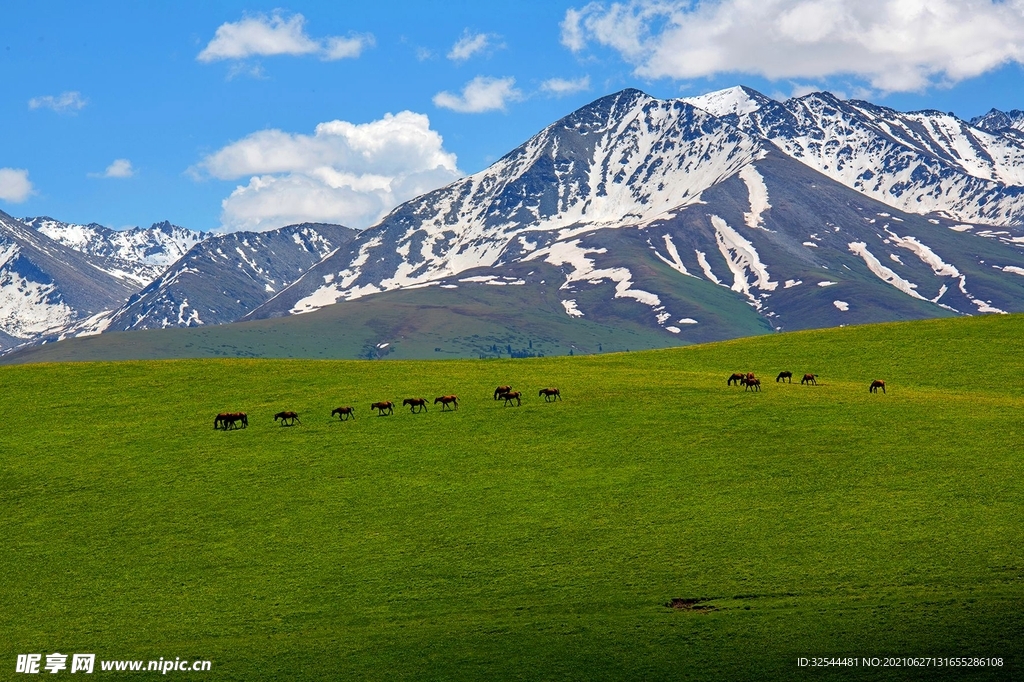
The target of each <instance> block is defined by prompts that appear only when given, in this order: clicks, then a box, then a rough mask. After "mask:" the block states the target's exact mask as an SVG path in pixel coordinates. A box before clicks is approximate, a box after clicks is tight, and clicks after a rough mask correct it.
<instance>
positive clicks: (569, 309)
mask: <svg viewBox="0 0 1024 682" xmlns="http://www.w3.org/2000/svg"><path fill="white" fill-rule="evenodd" d="M562 307H563V308H565V314H566V315H568V316H569V317H583V311H581V310H580V309H579V308H577V307H576V299H575V298H570V299H569V300H567V301H562Z"/></svg>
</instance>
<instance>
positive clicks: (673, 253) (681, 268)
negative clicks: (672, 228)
mask: <svg viewBox="0 0 1024 682" xmlns="http://www.w3.org/2000/svg"><path fill="white" fill-rule="evenodd" d="M663 237H664V239H665V250H666V251H668V255H669V256H670V258H665V256H662V255H661V254H660V253H658V250H657V249H655V250H654V255H655V256H657V257H658V259H659V260H660V261H661V262H663V263H664V264H665V265H667V266H669V267H670V268H672V269H673V270H675V271H676V272H678V273H679V274H681V275H686V276H687V277H693V275H691V274H690V272H689V271H688V270H687V269H686V266H685V265H683V259H682V258H681V257H680V256H679V250H678V249H677V248H676V245H675V242H673V241H672V235H670V234H666V235H663Z"/></svg>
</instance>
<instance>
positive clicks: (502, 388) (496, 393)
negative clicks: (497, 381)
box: [494, 386, 512, 400]
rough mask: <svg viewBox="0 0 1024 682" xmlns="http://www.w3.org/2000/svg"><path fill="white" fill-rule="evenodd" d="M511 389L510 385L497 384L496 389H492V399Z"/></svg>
mask: <svg viewBox="0 0 1024 682" xmlns="http://www.w3.org/2000/svg"><path fill="white" fill-rule="evenodd" d="M511 391H512V387H511V386H498V387H497V388H496V389H494V399H495V400H497V399H498V398H500V397H501V394H502V393H509V392H511Z"/></svg>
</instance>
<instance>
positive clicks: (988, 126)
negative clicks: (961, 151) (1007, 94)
mask: <svg viewBox="0 0 1024 682" xmlns="http://www.w3.org/2000/svg"><path fill="white" fill-rule="evenodd" d="M971 125H972V126H974V127H975V128H980V129H981V130H987V131H988V132H990V133H1006V132H1009V131H1017V132H1021V133H1024V111H1021V110H1019V109H1013V110H1011V111H1005V112H1004V111H999V110H998V109H990V110H989V112H988V113H987V114H985V115H983V116H976V117H974V118H972V119H971Z"/></svg>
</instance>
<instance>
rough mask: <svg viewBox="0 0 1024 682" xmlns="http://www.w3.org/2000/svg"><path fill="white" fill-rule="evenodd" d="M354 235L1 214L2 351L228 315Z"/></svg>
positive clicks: (335, 229) (310, 227) (339, 229)
mask: <svg viewBox="0 0 1024 682" xmlns="http://www.w3.org/2000/svg"><path fill="white" fill-rule="evenodd" d="M355 234H356V231H355V230H352V229H349V228H347V227H343V226H340V225H327V224H319V223H317V224H313V223H306V224H302V225H290V226H287V227H282V228H279V229H277V230H270V231H268V232H260V233H256V232H236V233H232V234H226V235H217V234H211V233H204V232H197V231H194V230H189V229H187V228H183V227H179V226H176V225H171V224H170V223H167V222H164V223H157V224H155V225H153V226H152V227H149V228H133V229H131V230H111V229H110V228H107V227H104V226H102V225H97V224H90V225H78V224H73V223H64V222H61V221H57V220H54V219H52V218H48V217H39V218H26V219H24V220H17V219H15V218H13V217H11V216H9V215H7V214H5V213H2V212H0V249H3V250H2V251H0V261H2V262H0V349H4V348H6V349H11V348H17V347H24V346H31V345H34V344H38V343H46V342H52V341H56V340H59V339H62V338H66V337H70V336H80V335H89V334H97V333H101V332H104V331H124V330H132V329H150V328H165V327H171V326H183V327H188V326H195V325H200V324H223V323H225V322H231V321H233V320H236V319H238V318H239V317H241V316H243V315H245V314H246V313H247V312H249V311H250V310H252V309H253V308H254V307H256V306H258V305H259V304H261V303H263V302H264V301H266V300H267V299H268V298H270V297H271V296H273V295H274V294H275V293H276V292H277V291H279V290H280V289H282V288H284V287H285V286H286V285H288V284H289V283H291V282H292V281H294V280H295V279H296V278H297V277H298V276H299V275H301V274H302V273H304V272H305V271H306V270H307V269H308V268H309V267H310V266H311V265H313V264H314V263H316V262H318V261H319V260H320V259H322V258H323V257H324V256H326V255H327V254H329V253H330V252H332V251H333V250H335V249H337V248H339V247H340V246H342V245H344V244H346V243H347V242H348V241H350V240H351V239H352V238H353V236H354V235H355Z"/></svg>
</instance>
